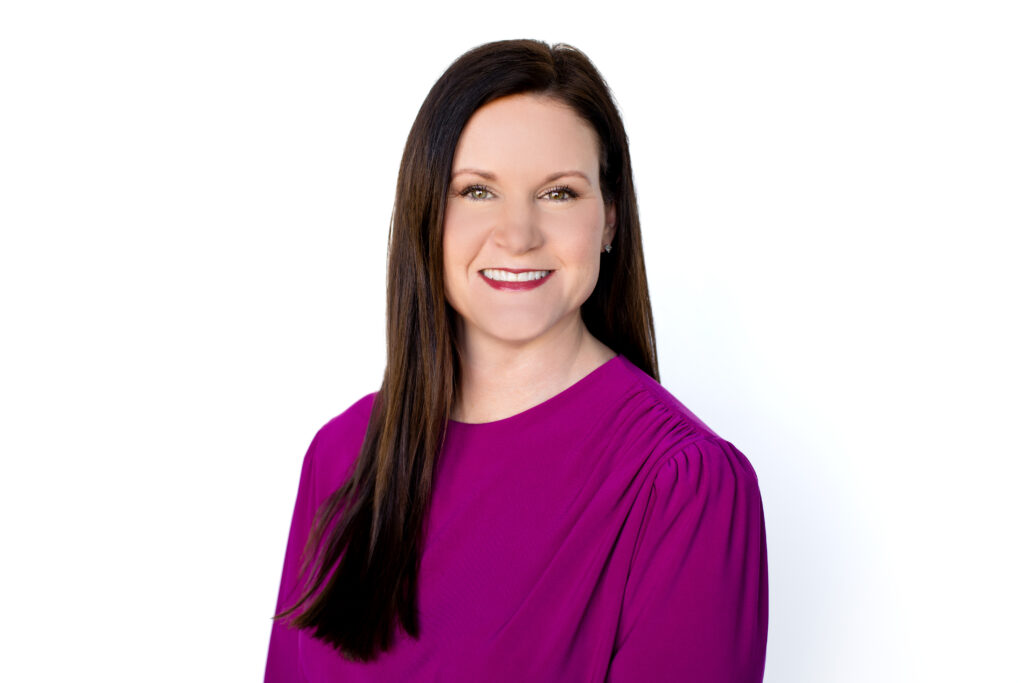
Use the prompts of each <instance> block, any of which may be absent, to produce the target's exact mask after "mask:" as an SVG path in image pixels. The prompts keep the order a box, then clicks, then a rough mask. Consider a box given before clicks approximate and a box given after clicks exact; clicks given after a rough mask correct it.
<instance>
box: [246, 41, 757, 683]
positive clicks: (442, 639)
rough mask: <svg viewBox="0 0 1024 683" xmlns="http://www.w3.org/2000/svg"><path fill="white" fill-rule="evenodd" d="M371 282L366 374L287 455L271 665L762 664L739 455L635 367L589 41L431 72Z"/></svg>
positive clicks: (633, 279)
mask: <svg viewBox="0 0 1024 683" xmlns="http://www.w3.org/2000/svg"><path fill="white" fill-rule="evenodd" d="M387 297H388V308H387V320H388V332H387V345H388V355H387V367H386V370H385V374H384V381H383V383H382V385H381V387H380V390H379V391H378V392H376V393H374V394H370V395H368V396H366V397H365V398H363V399H362V400H360V401H358V402H357V403H355V404H354V405H353V406H351V407H350V408H349V409H348V410H346V411H345V412H344V413H342V414H341V415H339V416H338V417H336V418H335V419H333V420H331V421H330V422H329V423H328V424H327V425H325V426H324V427H323V428H322V429H321V430H320V431H319V432H318V434H317V435H316V437H315V438H314V439H313V442H312V444H311V445H310V448H309V452H308V453H307V454H306V459H305V463H304V466H303V470H302V477H301V480H300V484H299V493H298V500H297V503H296V507H295V514H294V517H293V520H292V527H291V535H290V537H289V541H288V548H287V553H286V558H285V566H284V572H283V576H282V581H281V591H280V595H279V599H278V613H279V614H278V619H277V621H276V622H275V624H274V627H273V630H272V634H271V642H270V652H269V656H268V661H267V673H266V680H267V681H307V680H308V681H341V680H346V681H347V680H358V681H413V680H431V681H433V680H439V681H504V680H509V681H576V680H587V681H599V680H606V679H607V680H621V681H656V680H685V681H716V682H719V681H753V680H761V677H762V673H763V667H764V656H765V641H766V636H767V620H768V612H767V604H768V603H767V560H766V551H765V535H764V524H763V512H762V507H761V499H760V494H759V490H758V485H757V478H756V476H755V474H754V471H753V469H752V468H751V466H750V463H749V462H748V461H747V459H746V458H745V457H744V456H743V455H742V454H741V453H740V452H739V451H738V450H736V449H735V448H734V447H733V446H732V445H731V444H730V443H728V442H727V441H724V440H722V439H721V438H719V437H718V436H717V435H715V434H714V433H713V432H712V431H711V430H710V429H708V427H706V426H705V425H704V424H703V423H701V422H700V421H699V420H698V419H697V418H696V417H695V416H694V415H693V414H691V413H690V412H689V411H688V410H687V409H686V408H685V407H683V405H682V404H680V403H679V402H678V401H677V400H676V399H675V398H673V397H672V396H671V395H670V394H669V393H668V392H667V391H666V390H665V389H663V388H662V387H661V386H660V385H659V384H658V382H657V377H658V373H657V361H656V354H655V344H654V330H653V323H652V319H651V310H650V304H649V300H648V294H647V282H646V275H645V271H644V261H643V254H642V249H641V242H640V229H639V221H638V217H637V208H636V198H635V194H634V190H633V185H632V170H631V167H630V161H629V151H628V148H627V141H626V135H625V131H624V129H623V126H622V122H621V119H620V117H619V115H618V112H617V111H616V108H615V106H614V104H613V102H612V99H611V96H610V94H609V92H608V89H607V87H606V85H605V84H604V82H603V80H602V79H601V77H600V75H599V74H598V72H597V71H596V70H595V69H594V67H593V65H592V64H591V63H590V62H589V61H588V60H587V58H586V57H585V56H584V55H583V54H581V53H580V52H579V51H577V50H575V49H573V48H571V47H568V46H564V45H556V46H554V47H549V46H547V45H546V44H544V43H540V42H535V41H523V40H520V41H502V42H498V43H491V44H487V45H483V46H481V47H478V48H476V49H474V50H471V51H470V52H468V53H466V54H465V55H463V56H462V57H460V58H459V59H458V60H457V61H456V62H455V63H453V64H452V65H451V67H449V69H448V70H447V71H446V72H445V73H444V74H443V75H442V76H441V78H440V80H438V82H437V83H436V84H435V85H434V87H433V89H432V90H431V91H430V93H429V94H428V95H427V98H426V101H425V102H424V103H423V106H422V108H421V109H420V112H419V114H418V116H417V118H416V121H415V123H414V124H413V127H412V130H411V132H410V134H409V139H408V142H407V144H406V147H405V153H404V155H403V158H402V164H401V169H400V171H399V178H398V189H397V194H396V200H395V210H394V214H393V220H392V227H391V234H390V251H389V263H388V294H387ZM307 539H308V540H307Z"/></svg>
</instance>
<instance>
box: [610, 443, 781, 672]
mask: <svg viewBox="0 0 1024 683" xmlns="http://www.w3.org/2000/svg"><path fill="white" fill-rule="evenodd" d="M767 636H768V557H767V551H766V545H765V526H764V509H763V506H762V502H761V494H760V489H759V487H758V481H757V475H756V474H755V473H754V469H753V467H752V466H751V465H750V463H749V461H748V460H747V459H746V457H744V456H743V454H742V453H740V452H739V451H738V450H737V449H736V448H735V447H734V446H733V445H732V444H730V443H729V442H727V441H724V440H722V439H719V438H717V437H707V438H702V439H699V440H697V441H693V442H691V443H689V444H686V445H684V446H682V447H680V452H679V453H677V454H675V455H673V456H672V457H670V458H669V459H668V460H667V461H666V462H664V463H663V464H661V465H659V469H658V471H657V474H656V475H655V477H654V481H653V485H652V486H651V487H650V489H649V492H648V494H647V504H646V508H645V509H644V517H643V520H642V522H641V525H640V530H639V533H638V537H637V539H636V545H635V547H634V551H633V560H632V562H631V564H630V571H629V576H628V578H627V581H626V586H625V593H624V597H623V606H622V613H621V616H620V620H619V626H618V631H617V635H616V639H615V649H614V651H613V655H612V660H611V664H610V668H609V672H608V678H607V680H608V681H613V682H614V681H651V682H654V681H687V682H689V683H750V682H752V681H761V680H762V679H763V676H764V662H765V651H766V645H767Z"/></svg>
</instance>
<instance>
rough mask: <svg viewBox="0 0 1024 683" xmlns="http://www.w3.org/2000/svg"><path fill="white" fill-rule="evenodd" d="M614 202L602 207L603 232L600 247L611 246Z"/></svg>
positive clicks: (614, 217) (613, 233) (613, 234)
mask: <svg viewBox="0 0 1024 683" xmlns="http://www.w3.org/2000/svg"><path fill="white" fill-rule="evenodd" d="M615 225H616V215H615V202H608V204H606V205H605V207H604V232H603V233H602V234H601V245H602V246H603V245H605V244H611V243H612V239H613V238H614V237H615Z"/></svg>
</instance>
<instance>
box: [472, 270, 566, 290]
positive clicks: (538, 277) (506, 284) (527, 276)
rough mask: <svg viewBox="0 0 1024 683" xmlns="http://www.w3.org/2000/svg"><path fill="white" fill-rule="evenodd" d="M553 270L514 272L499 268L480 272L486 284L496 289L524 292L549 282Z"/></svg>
mask: <svg viewBox="0 0 1024 683" xmlns="http://www.w3.org/2000/svg"><path fill="white" fill-rule="evenodd" d="M553 272H555V271H553V270H519V271H518V272H514V271H511V270H504V269H499V268H485V269H483V270H481V271H480V275H481V277H483V279H484V282H486V283H487V284H489V285H490V286H491V287H493V288H494V289H505V290H524V289H533V288H534V287H539V286H540V285H542V284H543V283H545V282H547V279H548V277H549V276H550V275H551V273H553Z"/></svg>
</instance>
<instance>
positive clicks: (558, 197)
mask: <svg viewBox="0 0 1024 683" xmlns="http://www.w3.org/2000/svg"><path fill="white" fill-rule="evenodd" d="M541 196H542V197H547V198H548V199H550V200H551V201H553V202H567V201H569V200H570V199H576V198H577V197H579V195H578V194H576V192H575V191H573V189H572V188H571V187H566V186H564V185H563V186H562V187H553V188H551V189H550V190H548V191H547V192H545V193H544V194H542V195H541Z"/></svg>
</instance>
